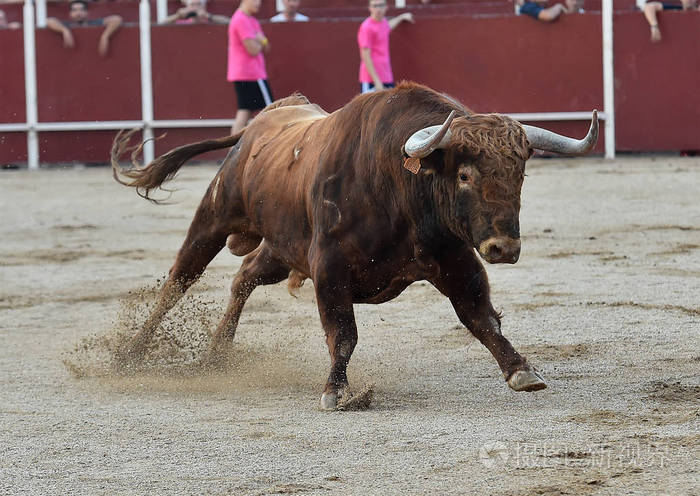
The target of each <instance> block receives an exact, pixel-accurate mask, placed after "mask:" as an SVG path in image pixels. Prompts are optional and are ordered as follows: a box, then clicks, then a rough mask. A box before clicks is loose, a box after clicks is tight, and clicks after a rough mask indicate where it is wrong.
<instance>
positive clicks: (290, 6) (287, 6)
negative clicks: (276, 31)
mask: <svg viewBox="0 0 700 496" xmlns="http://www.w3.org/2000/svg"><path fill="white" fill-rule="evenodd" d="M299 3H301V0H282V4H283V5H284V9H283V10H282V12H280V13H279V14H277V15H276V16H272V17H271V18H270V22H291V21H297V22H299V21H308V20H309V18H308V17H306V16H305V15H304V14H301V13H299Z"/></svg>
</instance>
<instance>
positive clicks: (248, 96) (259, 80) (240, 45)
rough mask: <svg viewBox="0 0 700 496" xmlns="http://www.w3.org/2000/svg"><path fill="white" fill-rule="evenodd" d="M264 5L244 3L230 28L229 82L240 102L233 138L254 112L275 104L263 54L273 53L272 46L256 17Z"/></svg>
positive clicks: (250, 0)
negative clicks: (231, 82) (271, 51)
mask: <svg viewBox="0 0 700 496" xmlns="http://www.w3.org/2000/svg"><path fill="white" fill-rule="evenodd" d="M260 2H261V0H241V3H240V5H239V7H238V9H236V12H235V13H234V14H233V17H232V18H231V23H230V24H229V25H228V74H227V79H228V80H229V81H233V86H234V88H235V90H236V98H237V101H238V110H237V111H236V118H235V121H234V123H233V127H232V128H231V134H236V133H237V132H238V131H240V130H241V129H243V128H244V127H245V126H246V124H247V123H248V119H250V117H251V115H252V114H253V112H256V111H258V110H261V109H263V108H265V106H266V105H269V104H271V103H272V92H271V91H270V84H269V83H268V81H267V71H266V70H265V57H264V56H263V52H264V53H268V52H269V51H270V42H269V41H268V40H267V37H266V36H265V33H263V30H262V28H261V27H260V23H259V22H258V20H257V19H256V18H255V17H253V14H255V13H257V12H258V10H260Z"/></svg>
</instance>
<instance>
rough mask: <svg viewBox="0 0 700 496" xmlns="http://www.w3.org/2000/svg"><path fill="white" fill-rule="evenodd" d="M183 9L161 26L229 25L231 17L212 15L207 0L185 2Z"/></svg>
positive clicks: (166, 19)
mask: <svg viewBox="0 0 700 496" xmlns="http://www.w3.org/2000/svg"><path fill="white" fill-rule="evenodd" d="M182 3H183V7H182V8H180V9H178V10H177V12H175V13H174V14H172V15H169V16H168V17H166V18H165V19H163V22H162V23H161V24H228V23H229V21H230V20H231V18H230V17H227V16H224V15H218V14H211V13H209V12H208V11H207V1H206V0H183V1H182Z"/></svg>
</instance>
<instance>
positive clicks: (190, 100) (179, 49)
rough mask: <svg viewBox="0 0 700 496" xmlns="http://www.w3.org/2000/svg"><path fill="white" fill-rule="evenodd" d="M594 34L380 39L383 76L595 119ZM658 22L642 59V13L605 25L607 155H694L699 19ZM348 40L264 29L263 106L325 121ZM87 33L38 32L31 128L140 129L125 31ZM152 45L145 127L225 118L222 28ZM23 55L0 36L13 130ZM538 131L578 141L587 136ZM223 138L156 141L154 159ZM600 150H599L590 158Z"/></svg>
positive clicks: (416, 31)
mask: <svg viewBox="0 0 700 496" xmlns="http://www.w3.org/2000/svg"><path fill="white" fill-rule="evenodd" d="M600 21H601V19H600V15H598V14H594V13H588V14H585V15H573V16H566V17H564V18H562V19H560V20H559V21H557V22H555V23H552V24H543V23H538V22H536V21H534V20H533V19H530V18H527V17H515V16H512V15H508V16H498V17H487V18H473V17H451V18H447V19H444V18H440V19H430V18H428V19H422V20H421V21H420V22H419V23H417V24H415V25H407V24H404V25H402V26H400V27H399V28H398V29H397V30H396V31H394V33H393V34H392V57H393V65H394V72H395V75H396V77H397V79H401V78H406V79H413V80H416V81H420V82H423V83H425V84H428V85H429V86H432V87H434V88H435V89H437V90H440V91H445V92H447V93H450V94H452V95H453V96H455V97H457V98H459V99H460V100H461V101H463V102H464V103H465V104H466V105H467V106H470V107H471V108H473V109H474V110H475V111H479V112H537V111H543V112H544V111H589V110H591V109H592V108H598V109H599V110H602V105H603V96H602V95H603V90H602V53H601V28H600ZM660 22H661V27H662V31H663V34H664V40H663V42H662V43H660V44H658V45H653V44H651V43H650V42H649V30H648V27H647V25H646V22H645V21H644V19H643V17H642V15H641V13H639V12H622V13H617V14H616V15H615V86H616V110H617V129H616V131H617V149H618V150H619V151H661V150H684V149H700V137H699V134H698V132H697V125H698V123H699V122H700V94H699V93H698V92H697V91H696V86H697V81H698V80H699V79H700V59H699V58H698V57H697V54H698V53H700V38H698V36H697V32H698V29H697V28H698V23H700V13H694V12H691V13H677V12H664V13H662V14H661V21H660ZM357 27H358V24H357V22H354V21H338V22H313V21H312V22H309V23H300V24H264V25H263V28H264V30H265V32H266V33H267V35H268V37H269V38H270V41H271V44H272V53H271V54H269V56H268V58H267V60H268V72H269V75H270V82H271V85H272V90H273V92H274V95H275V96H276V97H281V96H285V95H287V94H289V93H291V92H292V91H300V92H302V93H304V94H305V95H307V96H308V97H309V98H310V99H311V100H312V101H315V102H317V103H319V104H320V105H322V106H323V107H324V108H326V109H327V110H329V111H330V110H334V109H337V108H338V107H340V106H341V105H343V104H344V103H345V102H347V101H348V100H349V99H350V98H352V97H353V96H354V95H355V94H356V93H357V90H358V83H357V70H358V63H359V57H358V53H357V47H356V42H355V36H356V30H357ZM100 32H101V28H83V29H76V30H75V38H76V44H77V47H76V48H75V49H73V50H68V49H65V48H63V47H62V44H61V39H60V37H59V36H58V35H56V34H55V33H51V32H48V31H46V30H39V31H38V32H37V73H38V90H39V119H40V121H63V122H66V121H71V120H79V121H85V120H121V119H139V118H140V111H141V110H140V109H141V102H140V82H139V77H140V73H139V70H140V69H139V46H138V28H137V27H136V26H125V27H123V28H122V29H121V30H120V31H119V32H118V33H117V34H115V35H114V37H113V40H112V45H111V48H110V54H109V55H108V57H107V58H105V59H102V58H100V57H99V56H98V54H97V39H98V37H99V34H100ZM152 40H153V84H154V95H155V97H154V100H155V101H154V110H155V118H156V119H196V118H232V117H233V115H234V113H235V103H234V102H235V97H234V92H233V89H232V87H231V84H229V83H227V82H226V81H225V69H226V26H158V27H154V28H153V30H152ZM22 50H23V49H22V32H21V31H7V30H5V31H0V54H2V56H0V74H2V77H1V78H0V121H2V122H23V121H24V118H25V117H24V112H25V110H24V105H25V104H24V82H23V76H24V74H23V71H24V69H23V58H22ZM546 126H547V127H550V128H552V129H554V130H559V131H564V132H567V133H571V134H576V135H582V134H584V133H585V131H586V127H587V124H586V123H583V122H561V123H547V124H546ZM227 131H228V130H227V129H225V128H222V129H194V130H169V131H168V137H167V138H166V139H164V140H163V141H161V142H159V143H158V144H157V146H156V152H157V153H161V152H163V151H165V150H166V149H168V148H170V147H172V146H176V145H180V144H182V143H185V142H188V141H191V140H194V139H200V138H203V137H210V136H216V135H222V134H225V133H227ZM113 134H114V133H113V132H111V131H110V132H107V131H102V132H61V133H55V132H51V133H49V132H46V133H41V134H40V153H41V159H42V162H68V161H71V160H78V161H85V162H105V161H107V159H108V151H109V146H110V143H111V139H112V136H113ZM156 134H158V131H156ZM601 136H602V133H601ZM602 146H603V143H602V140H601V143H600V144H599V146H598V148H597V150H598V151H599V152H602V150H603V147H602ZM219 156H220V155H219ZM25 161H26V139H25V135H24V134H23V133H0V164H5V163H13V162H25Z"/></svg>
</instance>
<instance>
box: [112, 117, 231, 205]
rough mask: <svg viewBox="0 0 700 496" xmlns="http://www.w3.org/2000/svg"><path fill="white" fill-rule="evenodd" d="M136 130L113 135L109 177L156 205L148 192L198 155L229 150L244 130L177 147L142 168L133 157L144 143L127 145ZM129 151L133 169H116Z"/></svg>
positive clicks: (157, 201)
mask: <svg viewBox="0 0 700 496" xmlns="http://www.w3.org/2000/svg"><path fill="white" fill-rule="evenodd" d="M137 131H138V129H132V130H131V131H126V132H125V131H120V132H119V133H118V134H117V136H115V138H114V142H113V143H112V153H111V162H112V175H113V176H114V179H115V180H116V181H117V182H118V183H120V184H123V185H125V186H131V187H133V188H136V192H137V193H138V194H139V196H142V197H143V198H146V199H147V200H150V201H152V202H154V203H159V200H156V199H154V198H151V197H150V193H151V191H152V190H153V189H156V188H160V186H161V185H162V184H163V183H164V182H166V181H168V180H170V179H172V178H173V177H174V176H175V174H177V171H178V170H180V167H182V166H183V164H184V163H185V162H187V161H188V160H189V159H191V158H192V157H194V156H195V155H199V154H201V153H205V152H209V151H212V150H218V149H220V148H228V147H231V146H233V145H235V144H236V143H238V140H240V139H241V136H243V131H240V132H238V133H236V134H232V135H231V136H225V137H223V138H217V139H212V140H204V141H199V142H197V143H192V144H190V145H184V146H179V147H177V148H175V149H173V150H170V151H169V152H168V153H166V154H165V155H161V156H160V157H158V158H156V159H155V160H154V161H153V162H151V163H150V164H148V165H146V166H144V167H142V166H141V164H140V163H139V162H138V161H137V159H136V157H137V155H138V154H139V153H140V152H141V150H142V149H143V145H144V144H145V142H144V143H141V144H139V145H136V146H129V141H130V140H131V137H132V136H133V135H134V133H136V132H137ZM128 152H131V163H132V164H133V166H132V167H130V168H129V169H125V170H123V169H122V168H121V167H120V166H119V157H121V156H122V155H124V154H125V153H128ZM123 178H128V179H123Z"/></svg>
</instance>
